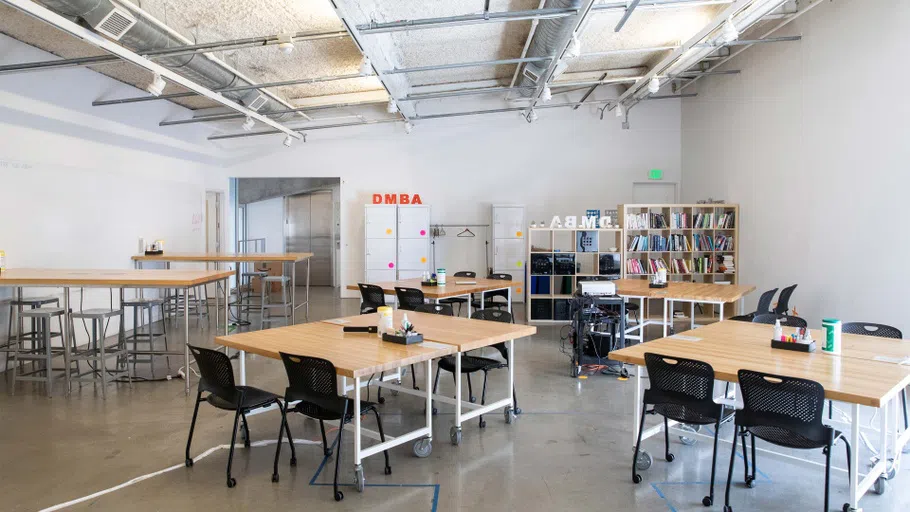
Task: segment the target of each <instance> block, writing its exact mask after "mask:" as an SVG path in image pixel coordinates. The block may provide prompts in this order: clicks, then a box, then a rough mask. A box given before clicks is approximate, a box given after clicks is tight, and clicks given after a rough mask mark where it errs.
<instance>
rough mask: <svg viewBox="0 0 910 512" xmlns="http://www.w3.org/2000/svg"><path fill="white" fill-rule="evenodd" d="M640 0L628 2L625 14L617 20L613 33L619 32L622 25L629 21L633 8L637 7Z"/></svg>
mask: <svg viewBox="0 0 910 512" xmlns="http://www.w3.org/2000/svg"><path fill="white" fill-rule="evenodd" d="M640 1H641V0H630V2H629V4H628V6H627V7H626V12H624V13H623V14H622V18H620V19H619V23H617V24H616V28H614V29H613V32H619V31H620V30H622V27H623V25H625V24H626V22H627V21H629V16H632V12H634V11H635V8H636V7H638V3H639V2H640Z"/></svg>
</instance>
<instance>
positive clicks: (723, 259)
mask: <svg viewBox="0 0 910 512" xmlns="http://www.w3.org/2000/svg"><path fill="white" fill-rule="evenodd" d="M717 271H718V272H723V273H724V274H735V273H736V265H735V264H734V261H733V255H731V254H724V255H722V256H718V257H717Z"/></svg>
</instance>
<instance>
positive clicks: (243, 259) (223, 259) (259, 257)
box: [132, 252, 313, 323]
mask: <svg viewBox="0 0 910 512" xmlns="http://www.w3.org/2000/svg"><path fill="white" fill-rule="evenodd" d="M312 257H313V253H311V252H287V253H214V252H211V253H210V252H199V253H194V252H189V253H181V252H174V253H170V252H166V253H164V254H150V255H146V254H137V255H135V256H133V258H132V259H133V262H134V264H135V265H136V268H142V263H143V262H146V261H157V262H163V263H166V264H167V265H168V268H170V263H176V262H183V263H190V262H195V263H206V264H208V263H214V264H215V267H216V269H217V266H218V264H219V263H233V264H234V273H235V279H236V283H237V289H238V290H240V264H241V263H255V262H263V263H281V265H282V274H285V272H286V267H287V266H288V265H290V267H291V271H290V273H289V274H290V276H291V323H296V322H297V309H298V308H301V307H304V306H306V309H305V310H304V317H305V318H306V320H307V321H309V320H310V259H311V258H312ZM299 261H306V262H307V265H306V289H305V301H304V302H303V303H302V304H297V293H296V283H297V262H299ZM285 275H287V274H285ZM237 318H238V319H239V318H240V300H239V298H238V301H237Z"/></svg>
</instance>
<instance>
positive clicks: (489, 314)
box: [471, 309, 512, 361]
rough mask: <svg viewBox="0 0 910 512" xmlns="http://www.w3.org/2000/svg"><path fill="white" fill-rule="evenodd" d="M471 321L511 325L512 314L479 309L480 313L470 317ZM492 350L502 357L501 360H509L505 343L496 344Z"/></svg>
mask: <svg viewBox="0 0 910 512" xmlns="http://www.w3.org/2000/svg"><path fill="white" fill-rule="evenodd" d="M471 319H473V320H486V321H489V322H502V323H506V324H510V323H512V314H511V313H509V312H508V311H500V310H498V309H481V310H480V311H475V312H474V314H472V315H471ZM493 348H495V349H496V350H498V351H499V354H500V355H502V357H503V359H505V360H506V361H508V360H509V349H508V348H506V344H505V343H497V344H495V345H493Z"/></svg>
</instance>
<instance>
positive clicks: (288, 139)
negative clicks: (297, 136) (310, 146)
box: [283, 135, 294, 148]
mask: <svg viewBox="0 0 910 512" xmlns="http://www.w3.org/2000/svg"><path fill="white" fill-rule="evenodd" d="M293 142H294V137H291V136H290V135H288V136H287V137H285V138H284V142H283V144H284V147H286V148H289V147H291V144H292V143H293Z"/></svg>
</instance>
